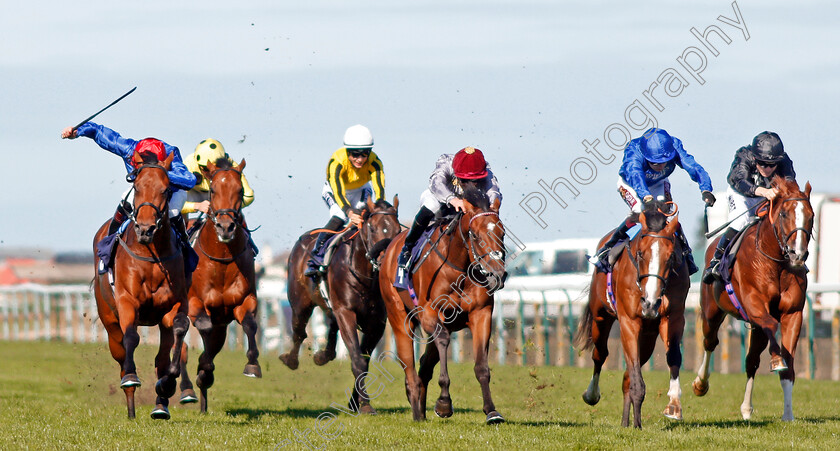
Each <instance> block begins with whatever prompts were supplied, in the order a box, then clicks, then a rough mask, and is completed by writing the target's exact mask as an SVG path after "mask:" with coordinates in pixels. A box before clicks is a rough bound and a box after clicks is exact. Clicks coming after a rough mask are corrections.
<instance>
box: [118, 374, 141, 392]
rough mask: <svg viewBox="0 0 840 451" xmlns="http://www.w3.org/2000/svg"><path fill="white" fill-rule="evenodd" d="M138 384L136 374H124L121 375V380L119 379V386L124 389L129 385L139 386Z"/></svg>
mask: <svg viewBox="0 0 840 451" xmlns="http://www.w3.org/2000/svg"><path fill="white" fill-rule="evenodd" d="M139 386H140V378H138V377H137V375H136V374H134V373H131V374H126V375H125V376H123V378H122V380H120V388H121V389H123V390H125V389H126V388H129V387H139Z"/></svg>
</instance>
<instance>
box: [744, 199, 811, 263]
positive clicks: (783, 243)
mask: <svg viewBox="0 0 840 451" xmlns="http://www.w3.org/2000/svg"><path fill="white" fill-rule="evenodd" d="M808 201H809V199H808V198H806V197H792V198H790V199H784V200H782V201H781V202H778V203H776V205H778V214H776V215H773V213H772V211H773V205H774V204H773V203H772V202H771V203H770V206H769V211H770V213H769V215H768V216H769V218H770V227H771V228H772V229H773V237H774V238H775V239H776V243H777V244H778V245H779V250H781V252H782V256H783V258H781V259H778V258H775V257H771V256H770V255H767V253H765V252H764V250H762V249H761V246H760V244H759V240H758V232H756V234H755V247H756V249H757V250H758V251H759V252H760V253H761V255H763V256H765V257H767V258H769V259H770V260H773V261H774V262H776V263H783V262H785V261H787V260H790V257H789V256H790V255H791V252H790V251H791V248H790V246H788V241H790V237H792V236H793V234H795V233H796V232H799V231H801V232H803V233H805V237H806V238H807V239H808V240H809V241H810V240H811V231H809V230H806V229H805V228H804V227H795V228H794V229H793V230H791V231H790V232H789V233H787V234H785V231H784V229H782V224H781V221H780V219H781V218H782V214H783V213H784V209H782V205H784V204H785V203H787V202H808ZM776 224H779V226H778V227H776ZM782 237H784V239H782Z"/></svg>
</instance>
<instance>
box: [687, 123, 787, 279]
mask: <svg viewBox="0 0 840 451" xmlns="http://www.w3.org/2000/svg"><path fill="white" fill-rule="evenodd" d="M775 175H778V176H779V177H783V178H786V179H788V180H796V172H794V170H793V161H791V159H790V157H788V155H787V153H785V146H784V145H783V144H782V140H781V139H780V138H779V135H777V134H776V133H773V132H767V131H765V132H761V133H759V134H758V135H756V137H755V138H753V141H752V145H749V146H744V147H741V148H740V149H738V151H737V152H735V160H734V161H733V162H732V167H731V168H730V169H729V176H728V177H727V178H726V181H727V182H729V186H727V187H726V195H727V197H728V198H729V216H730V217H733V216H734V219H732V222H731V223H730V224H729V227H728V228H727V229H726V232H724V233H723V235H722V236H721V238H720V241H718V245H717V248H715V255H714V257H712V260H711V261H709V267H708V268H706V270H705V271H703V282H705V283H712V282H714V280H715V277H720V272H719V268H718V263H720V258H721V257H723V252H724V250H726V246H727V245H728V244H729V241H730V240H731V239H732V238H733V237H734V236H735V235H736V234H737V233H738V232H739V231H740V230H741V229H743V228H744V226H746V225H747V220H748V219H749V217H748V216H747V211H749V212H751V213H752V214H755V209H756V207H758V205H759V204H760V203H762V201H764V200H765V199H767V200H773V199H775V198H776V196H778V195H779V192H778V191H777V190H776V188H773V184H772V180H773V176H775Z"/></svg>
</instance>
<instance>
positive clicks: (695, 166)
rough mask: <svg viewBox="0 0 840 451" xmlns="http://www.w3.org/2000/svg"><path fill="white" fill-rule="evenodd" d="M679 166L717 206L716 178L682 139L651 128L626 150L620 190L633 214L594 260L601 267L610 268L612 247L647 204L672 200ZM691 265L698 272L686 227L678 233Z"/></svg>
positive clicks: (620, 171)
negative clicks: (673, 183)
mask: <svg viewBox="0 0 840 451" xmlns="http://www.w3.org/2000/svg"><path fill="white" fill-rule="evenodd" d="M677 166H679V167H681V168H683V169H685V172H687V173H688V175H689V177H691V180H693V181H694V182H696V183H697V184H698V185H699V187H700V191H701V196H702V198H703V201H704V202H705V203H706V205H709V206H711V205H714V203H715V196H714V194H712V181H711V179H710V178H709V174H708V173H706V170H705V169H703V167H702V166H700V164H699V163H697V162H696V161H695V160H694V157H693V156H691V155H690V154H689V153H688V152H686V151H685V149H684V148H683V144H682V141H680V140H679V139H677V138H675V137H673V136H671V135H669V134H668V132H666V131H665V130H663V129H661V128H651V129H648V130H647V131H646V132H645V133H644V134H643V135H642V136H641V137H639V138H636V139H634V140H631V141H630V142H629V143H628V144H627V147H626V148H625V149H624V160H623V161H622V164H621V169H620V170H619V177H618V193H619V195H620V196H621V198H622V200H624V202H625V203H626V204H627V206H628V207H630V214H629V215H627V217H626V218H625V219H624V220H623V221H622V222H621V224H619V226H618V228H617V229H616V230H615V232H613V234H612V236H611V237H610V239H609V240H607V242H606V243H605V244H604V247H602V248H601V249H599V250H598V252H596V253H595V255H594V256H593V257H591V258H590V260H589V261H590V262H591V263H592V264H594V265H596V266H598V268H599V269H601V270H603V271H606V270H607V266H608V263H607V256H608V254H609V251H610V249H612V247H613V246H615V245H616V243H618V242H619V241H620V240H623V239H627V238H628V236H627V231H628V230H630V228H631V227H633V226H634V225H635V224H636V223H637V222H639V214H640V213H641V212H642V209H643V207H646V206H647V205H649V204H651V203H652V202H653V201H654V199H656V200H664V201H670V200H671V183H670V182H669V181H668V177H669V176H670V175H671V173H673V172H674V170H675V169H676V168H677ZM676 235H677V238H678V239H679V240H680V243H681V244H682V249H683V255H684V257H685V260H686V263H687V264H688V270H689V274H694V273H695V272H697V270H698V268H697V266H696V265H695V264H694V258H693V257H692V255H691V248H690V246H689V245H688V239H686V237H685V233H683V230H682V226H680V228H679V229H678V230H677V232H676Z"/></svg>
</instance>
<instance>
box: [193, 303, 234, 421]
mask: <svg viewBox="0 0 840 451" xmlns="http://www.w3.org/2000/svg"><path fill="white" fill-rule="evenodd" d="M208 321H209V318H208ZM196 327H199V322H198V321H196ZM199 330H200V331H201V332H202V333H201V338H202V339H203V340H204V352H202V353H201V355H200V356H199V357H198V376H196V378H195V383H196V385H198V388H199V390H200V391H201V400H200V402H199V407H200V409H201V413H207V390H208V389H210V387H212V386H213V382H214V380H215V378H214V376H213V371H215V369H216V366H215V365H214V364H213V359H214V358H215V357H216V354H218V353H219V351H221V350H222V346H224V344H225V338H227V325H225V324H213V325H211V326H210V328H209V330H208V329H204V330H203V331H202V330H201V329H199Z"/></svg>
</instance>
